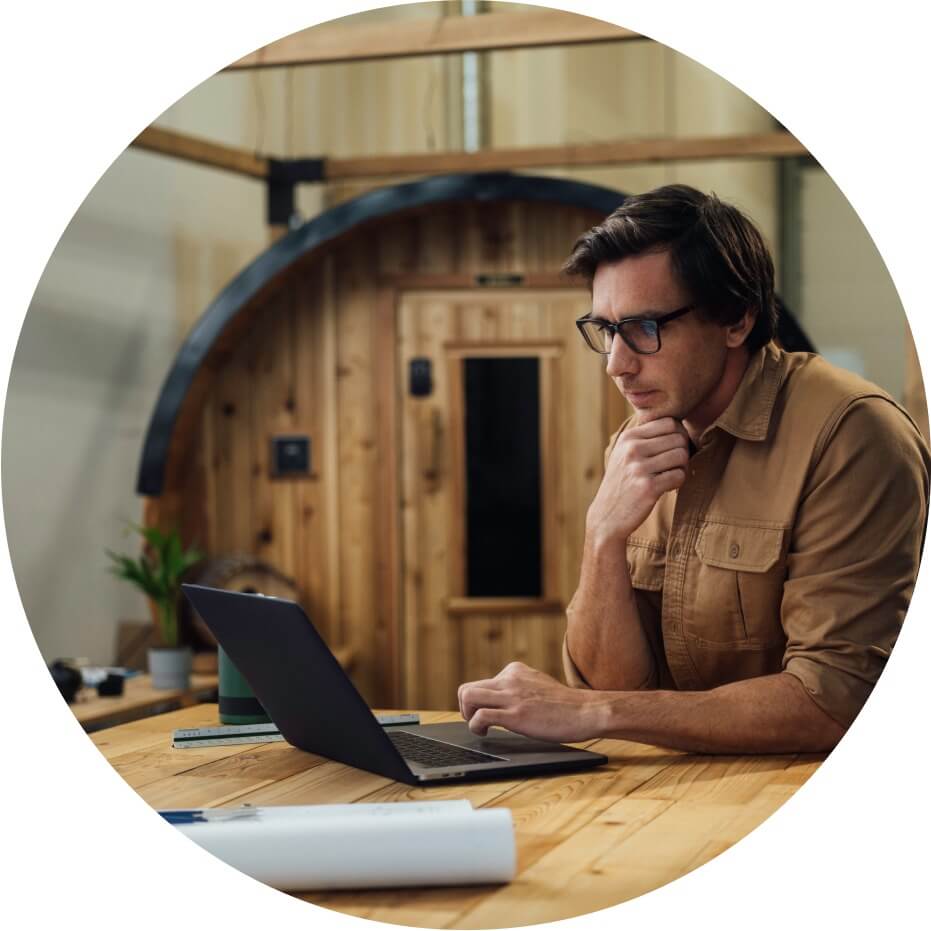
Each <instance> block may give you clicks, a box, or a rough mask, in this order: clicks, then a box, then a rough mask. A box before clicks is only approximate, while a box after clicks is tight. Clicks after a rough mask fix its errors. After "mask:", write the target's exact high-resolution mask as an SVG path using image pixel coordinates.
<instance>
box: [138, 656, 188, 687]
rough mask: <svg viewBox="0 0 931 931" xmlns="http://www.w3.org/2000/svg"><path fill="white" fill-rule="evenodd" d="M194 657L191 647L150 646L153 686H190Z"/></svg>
mask: <svg viewBox="0 0 931 931" xmlns="http://www.w3.org/2000/svg"><path fill="white" fill-rule="evenodd" d="M192 659H193V656H192V654H191V648H190V647H176V648H175V647H150V649H149V674H150V675H151V676H152V688H155V689H187V688H190V685H191V661H192Z"/></svg>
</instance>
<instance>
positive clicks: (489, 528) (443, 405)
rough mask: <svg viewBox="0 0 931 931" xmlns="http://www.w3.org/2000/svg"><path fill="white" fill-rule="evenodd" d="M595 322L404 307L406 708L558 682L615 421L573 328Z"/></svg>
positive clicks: (617, 407) (497, 306)
mask: <svg viewBox="0 0 931 931" xmlns="http://www.w3.org/2000/svg"><path fill="white" fill-rule="evenodd" d="M590 306H591V298H590V296H589V294H588V293H587V292H585V291H577V290H568V289H555V288H554V289H549V290H529V289H524V288H511V289H494V290H492V289H470V290H442V291H441V290H437V291H420V292H418V291H408V292H406V293H402V294H401V295H399V298H398V302H397V314H398V316H397V335H398V346H397V363H398V367H397V372H398V373H399V377H400V381H401V384H400V386H399V388H400V394H401V401H400V412H401V414H400V424H399V437H398V438H399V442H400V451H399V463H400V491H401V520H400V536H401V547H400V562H401V566H400V573H401V602H402V604H401V656H400V659H401V663H400V665H401V669H400V686H401V688H400V697H401V699H402V704H403V705H404V707H415V708H454V707H455V706H456V688H457V686H458V685H459V683H461V682H464V681H471V680H474V679H480V678H487V677H490V676H493V675H495V674H496V673H497V672H498V671H499V670H500V669H501V668H502V667H503V666H504V665H506V664H507V663H508V662H510V661H511V660H515V659H516V660H521V661H523V662H526V663H528V664H529V665H532V666H535V667H536V668H539V669H543V670H545V671H547V672H549V673H551V674H553V675H556V676H558V677H561V643H562V637H563V634H564V632H565V608H566V605H567V604H568V602H569V599H570V598H571V596H572V593H573V591H574V590H575V586H576V583H577V582H578V572H579V562H580V559H581V554H582V544H583V533H584V521H585V512H586V510H587V508H588V505H589V503H590V502H591V500H592V498H593V496H594V494H595V492H596V490H597V488H598V483H599V481H600V479H601V476H602V473H603V454H604V448H605V444H606V441H607V438H608V436H609V434H610V432H611V431H612V430H613V429H615V428H616V426H617V425H618V424H619V423H620V421H621V419H622V417H623V416H624V409H623V402H622V399H621V398H620V396H619V395H618V394H617V392H616V390H615V389H614V387H613V386H612V385H611V383H610V381H609V380H608V379H607V378H606V376H605V374H604V365H603V362H602V360H601V359H599V357H598V356H597V355H595V354H594V353H593V352H591V350H590V349H588V348H586V347H585V345H584V344H583V341H582V339H581V337H580V335H579V333H578V331H577V329H576V327H575V320H576V318H577V317H579V316H581V315H582V314H584V313H585V312H586V311H588V310H589V309H590ZM412 363H414V374H412ZM426 368H429V375H428V381H429V384H427V383H426V381H427V379H425V377H424V376H425V372H424V370H425V369H426ZM419 392H423V393H419ZM528 450H529V451H528ZM509 457H510V458H509ZM514 457H517V459H514ZM479 460H481V461H479ZM495 470H498V471H495ZM505 481H506V482H510V483H511V484H510V485H506V484H503V483H504V482H505ZM503 489H512V490H513V494H511V493H510V492H508V491H506V490H503ZM482 495H484V496H485V498H487V501H486V500H484V499H482V500H481V501H479V500H478V499H479V497H480V496H482ZM496 495H497V496H498V497H497V498H496V497H495V496H496ZM515 498H520V499H521V502H519V503H515V500H513V499H515ZM496 502H497V503H496ZM528 502H529V504H528ZM518 505H519V507H518ZM509 508H515V510H514V514H517V515H518V517H517V518H514V517H513V516H508V517H505V516H503V514H504V510H505V509H509ZM496 512H497V513H496ZM496 521H498V523H497V524H496V523H495V522H496ZM495 546H498V548H499V550H500V552H498V553H497V554H496V553H495V552H494V548H495ZM535 560H538V561H539V562H538V564H536V563H535ZM489 592H492V594H489Z"/></svg>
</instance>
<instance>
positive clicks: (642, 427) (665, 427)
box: [621, 417, 682, 439]
mask: <svg viewBox="0 0 931 931" xmlns="http://www.w3.org/2000/svg"><path fill="white" fill-rule="evenodd" d="M680 427H682V424H681V423H680V422H679V421H678V420H676V419H675V418H674V417H660V418H659V419H658V420H648V421H645V422H643V423H638V424H637V426H636V427H631V428H630V429H629V430H625V431H624V432H625V433H628V434H630V435H631V436H638V437H642V438H643V439H649V438H650V437H654V436H663V435H664V434H666V433H677V432H678V431H679V428H680ZM621 436H624V433H622V434H621Z"/></svg>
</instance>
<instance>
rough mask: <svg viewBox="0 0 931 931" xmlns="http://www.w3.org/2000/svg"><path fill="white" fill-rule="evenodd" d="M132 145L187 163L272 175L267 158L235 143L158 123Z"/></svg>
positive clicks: (254, 175) (259, 176)
mask: <svg viewBox="0 0 931 931" xmlns="http://www.w3.org/2000/svg"><path fill="white" fill-rule="evenodd" d="M130 144H131V145H132V146H134V147H135V148H137V149H144V150H145V151H147V152H157V153H159V154H160V155H170V156H173V157H174V158H180V159H183V160H184V161H187V162H196V163H197V164H198V165H207V166H208V167H210V168H219V169H221V170H222V171H232V172H234V173H236V174H240V175H246V176H247V177H250V178H267V177H268V159H267V158H262V157H261V156H259V155H255V154H253V153H252V152H246V151H244V150H242V149H235V148H233V147H232V146H228V145H221V144H220V143H217V142H210V141H208V140H207V139H200V138H198V137H196V136H186V135H184V134H183V133H176V132H173V131H172V130H170V129H161V128H159V127H158V126H150V127H149V128H148V129H144V130H143V131H142V132H141V133H139V135H138V136H136V138H135V139H133V141H132V142H131V143H130Z"/></svg>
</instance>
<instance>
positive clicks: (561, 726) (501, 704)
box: [459, 663, 602, 743]
mask: <svg viewBox="0 0 931 931" xmlns="http://www.w3.org/2000/svg"><path fill="white" fill-rule="evenodd" d="M459 710H460V711H461V712H462V716H463V718H465V720H466V721H467V722H468V724H469V729H470V730H471V731H472V733H473V734H479V735H481V736H483V737H484V736H485V734H486V733H487V732H488V728H489V727H494V726H498V727H504V728H507V730H509V731H513V732H514V733H516V734H523V735H524V736H526V737H534V738H536V739H538V740H552V741H556V742H559V743H562V742H574V741H580V740H590V739H592V738H593V737H599V736H601V734H600V732H599V723H598V722H599V717H600V713H601V711H602V708H601V706H600V702H599V695H598V693H597V692H591V691H588V690H582V689H572V688H569V687H568V686H565V685H563V684H562V683H560V682H557V681H556V680H555V679H554V678H552V677H551V676H548V675H546V674H545V673H542V672H539V671H538V670H536V669H531V667H530V666H525V665H524V664H523V663H509V664H508V665H507V666H505V667H504V669H502V670H501V672H499V673H498V675H496V676H495V677H494V678H493V679H482V680H481V681H479V682H466V683H465V684H463V685H460V686H459Z"/></svg>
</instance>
